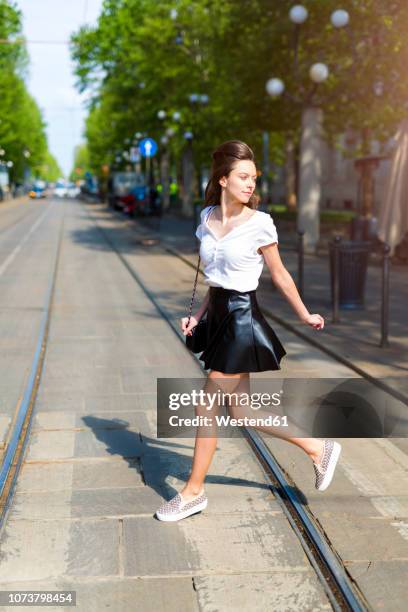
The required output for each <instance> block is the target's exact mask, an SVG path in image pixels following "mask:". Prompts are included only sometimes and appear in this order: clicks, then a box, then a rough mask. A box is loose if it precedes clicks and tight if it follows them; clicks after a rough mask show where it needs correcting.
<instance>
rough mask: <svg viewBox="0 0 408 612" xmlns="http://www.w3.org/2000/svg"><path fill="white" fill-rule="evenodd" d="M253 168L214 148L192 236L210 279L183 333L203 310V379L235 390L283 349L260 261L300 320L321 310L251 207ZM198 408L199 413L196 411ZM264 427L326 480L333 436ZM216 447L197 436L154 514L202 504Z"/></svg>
mask: <svg viewBox="0 0 408 612" xmlns="http://www.w3.org/2000/svg"><path fill="white" fill-rule="evenodd" d="M256 178H257V173H256V166H255V162H254V154H253V152H252V150H251V149H250V148H249V147H248V145H246V144H245V143H243V142H241V141H238V140H232V141H228V142H225V143H223V144H222V145H221V146H219V147H218V148H217V149H216V150H215V151H214V153H213V164H212V173H211V178H210V180H209V183H208V185H207V188H206V191H205V203H206V205H207V206H206V207H205V208H204V209H203V210H202V212H201V223H200V225H199V226H198V228H197V231H196V236H197V238H199V240H200V241H201V245H200V255H201V258H202V261H203V264H204V274H205V283H206V284H207V285H209V290H208V291H207V294H206V297H205V299H204V301H203V303H202V305H201V307H200V308H199V309H198V311H197V312H196V314H195V316H192V317H191V318H190V320H189V319H188V318H187V317H184V318H183V319H182V320H181V327H182V330H183V333H184V335H186V334H191V330H192V329H193V328H194V327H195V326H196V325H197V323H198V322H199V320H200V319H201V317H202V316H203V315H204V314H205V313H206V312H207V321H208V323H207V325H208V342H207V346H206V348H205V350H204V352H203V353H202V354H201V355H200V359H201V360H202V361H203V362H204V364H205V369H207V370H211V371H210V373H209V375H208V381H207V382H208V383H210V384H212V385H213V386H214V385H215V383H217V384H218V385H220V384H222V382H223V381H225V383H226V384H227V382H228V381H231V380H233V381H234V382H235V383H236V388H239V387H241V388H242V386H245V384H248V380H249V373H250V372H263V371H267V370H279V369H280V361H281V359H282V358H283V357H284V356H285V355H286V351H285V349H284V347H283V346H282V344H281V342H280V340H279V339H278V337H277V336H276V334H275V332H274V331H273V329H272V328H271V327H270V326H269V324H268V323H267V321H266V320H265V318H264V317H263V315H262V313H261V312H260V310H259V306H258V304H257V300H256V291H255V290H256V288H257V286H258V282H259V277H260V275H261V273H262V268H263V264H264V262H266V265H267V266H268V268H269V270H270V273H271V277H272V280H273V282H274V283H275V285H276V286H277V288H278V289H279V290H280V291H281V292H282V293H283V295H284V296H285V297H286V299H287V300H288V302H289V303H290V305H291V306H292V308H293V309H294V310H295V312H296V313H297V315H298V316H299V318H300V320H301V321H302V322H303V323H305V324H306V325H310V326H311V327H313V328H314V329H316V330H321V329H323V328H324V320H323V317H321V316H320V315H319V314H310V313H309V312H308V310H307V308H306V306H305V305H304V304H303V302H302V300H301V298H300V296H299V293H298V291H297V289H296V285H295V283H294V282H293V279H292V277H291V276H290V274H289V272H288V271H287V270H286V268H285V267H284V265H283V263H282V261H281V259H280V256H279V251H278V244H277V243H278V236H277V232H276V228H275V225H274V223H273V221H272V219H271V217H270V215H269V214H267V213H264V212H261V211H258V210H256V208H257V206H258V201H259V198H258V196H256V195H255V193H254V191H255V186H256ZM196 413H197V412H196ZM257 428H258V429H262V430H263V431H266V432H267V433H270V434H272V435H275V436H278V437H280V438H282V439H285V440H287V441H288V442H291V443H292V444H295V445H296V446H298V447H300V448H301V449H302V450H303V451H305V453H307V455H308V456H309V457H310V458H311V460H312V462H313V467H314V470H315V475H316V481H315V486H316V488H317V489H318V490H320V491H323V490H325V489H326V488H327V487H328V485H329V484H330V482H331V480H332V477H333V473H334V470H335V467H336V464H337V461H338V458H339V455H340V452H341V445H340V444H338V443H337V442H333V441H332V440H319V439H317V438H307V437H306V438H298V437H290V436H289V435H288V434H287V433H285V432H284V431H283V430H281V429H279V428H275V427H266V426H260V427H257ZM216 445H217V437H216V436H212V437H208V436H205V437H201V436H199V435H197V436H196V441H195V449H194V458H193V467H192V471H191V475H190V477H189V479H188V481H187V483H186V485H185V486H184V488H183V489H182V491H180V493H177V495H176V496H175V497H173V499H171V500H170V501H168V502H167V503H165V504H163V505H162V506H161V507H160V508H159V510H158V511H157V512H156V516H157V518H159V519H160V520H163V521H177V520H180V519H182V518H185V517H187V516H190V515H191V514H194V513H196V512H199V511H201V510H203V509H204V508H206V506H207V503H208V500H207V497H206V495H205V492H204V487H203V483H204V480H205V476H206V473H207V470H208V468H209V466H210V463H211V460H212V457H213V454H214V452H215V449H216Z"/></svg>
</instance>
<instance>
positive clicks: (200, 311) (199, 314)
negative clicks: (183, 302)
mask: <svg viewBox="0 0 408 612" xmlns="http://www.w3.org/2000/svg"><path fill="white" fill-rule="evenodd" d="M209 300H210V289H207V293H206V294H205V298H204V300H203V301H202V304H201V306H200V308H199V309H198V310H197V312H196V313H195V315H194V317H195V318H196V319H197V321H199V320H200V319H201V317H202V316H203V315H204V314H205V312H206V310H207V308H208V302H209Z"/></svg>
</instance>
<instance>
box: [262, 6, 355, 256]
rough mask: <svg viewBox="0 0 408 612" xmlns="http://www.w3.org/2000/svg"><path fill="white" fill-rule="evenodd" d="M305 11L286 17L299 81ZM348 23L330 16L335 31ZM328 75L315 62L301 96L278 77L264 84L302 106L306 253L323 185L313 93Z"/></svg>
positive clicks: (315, 233)
mask: <svg viewBox="0 0 408 612" xmlns="http://www.w3.org/2000/svg"><path fill="white" fill-rule="evenodd" d="M307 17H308V11H307V10H306V8H305V7H303V6H302V5H296V6H294V7H292V8H291V10H290V12H289V18H290V20H291V21H292V23H293V24H294V28H295V29H294V61H293V67H292V69H293V75H294V77H295V79H298V78H299V65H298V49H299V36H300V27H301V25H302V24H303V23H304V22H305V21H306V19H307ZM348 22H349V16H348V13H347V12H346V11H343V10H337V11H334V12H333V13H332V15H331V23H332V25H333V26H334V27H335V28H342V27H344V26H346V25H347V24H348ZM328 76H329V69H328V67H327V66H326V64H324V63H322V62H316V63H314V64H312V65H311V67H310V69H309V78H310V80H311V82H312V85H311V88H310V89H309V91H308V92H304V91H303V89H302V91H301V97H298V96H293V95H292V94H290V93H289V92H287V91H286V90H285V84H284V82H283V81H282V80H281V79H279V78H271V79H269V80H268V81H267V83H266V91H267V93H268V94H269V95H270V96H271V97H272V98H278V97H279V96H281V95H283V96H285V97H286V98H288V99H289V100H290V101H291V102H294V103H295V104H296V105H298V106H300V107H301V111H302V119H301V138H300V164H299V205H298V230H300V231H303V232H304V248H305V251H306V252H312V253H313V252H315V250H316V246H317V243H318V240H319V234H320V211H319V205H320V199H321V183H322V159H321V141H322V127H321V126H322V119H323V111H322V109H321V108H319V106H318V105H317V104H316V103H315V102H314V100H313V98H314V94H315V92H316V90H317V88H318V86H319V84H321V83H324V82H325V81H326V79H327V78H328Z"/></svg>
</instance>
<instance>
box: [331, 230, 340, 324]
mask: <svg viewBox="0 0 408 612" xmlns="http://www.w3.org/2000/svg"><path fill="white" fill-rule="evenodd" d="M340 242H341V236H338V235H337V236H335V237H334V253H333V258H334V266H333V268H334V271H333V285H334V286H333V317H332V322H333V323H339V322H340V317H339V301H340V250H339V249H340Z"/></svg>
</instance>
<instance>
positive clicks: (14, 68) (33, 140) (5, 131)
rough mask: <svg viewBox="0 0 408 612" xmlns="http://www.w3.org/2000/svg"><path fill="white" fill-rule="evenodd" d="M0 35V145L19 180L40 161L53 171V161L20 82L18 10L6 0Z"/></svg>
mask: <svg viewBox="0 0 408 612" xmlns="http://www.w3.org/2000/svg"><path fill="white" fill-rule="evenodd" d="M0 38H1V39H2V40H3V41H6V40H7V41H9V42H8V43H3V44H0V100H1V104H0V146H1V148H2V149H4V150H5V156H4V158H3V159H4V160H6V161H12V162H13V167H12V170H11V171H10V176H11V180H12V181H22V179H23V177H24V175H25V172H27V170H28V171H31V173H32V174H34V175H38V174H39V173H41V169H44V164H48V165H49V167H50V172H51V175H53V173H54V171H55V164H56V162H55V160H53V158H52V157H51V156H50V153H49V152H48V145H47V139H46V135H45V123H44V120H43V118H42V114H41V111H40V109H39V108H38V105H37V103H36V102H35V100H34V98H33V97H32V96H31V95H30V94H29V93H28V91H27V87H26V84H25V82H24V76H25V72H26V66H27V52H26V48H25V45H24V44H23V43H24V41H23V40H22V38H21V13H20V11H19V10H18V9H17V8H16V5H15V3H14V2H11V1H8V0H0ZM24 152H26V155H27V156H25V155H24ZM52 160H53V161H52Z"/></svg>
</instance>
